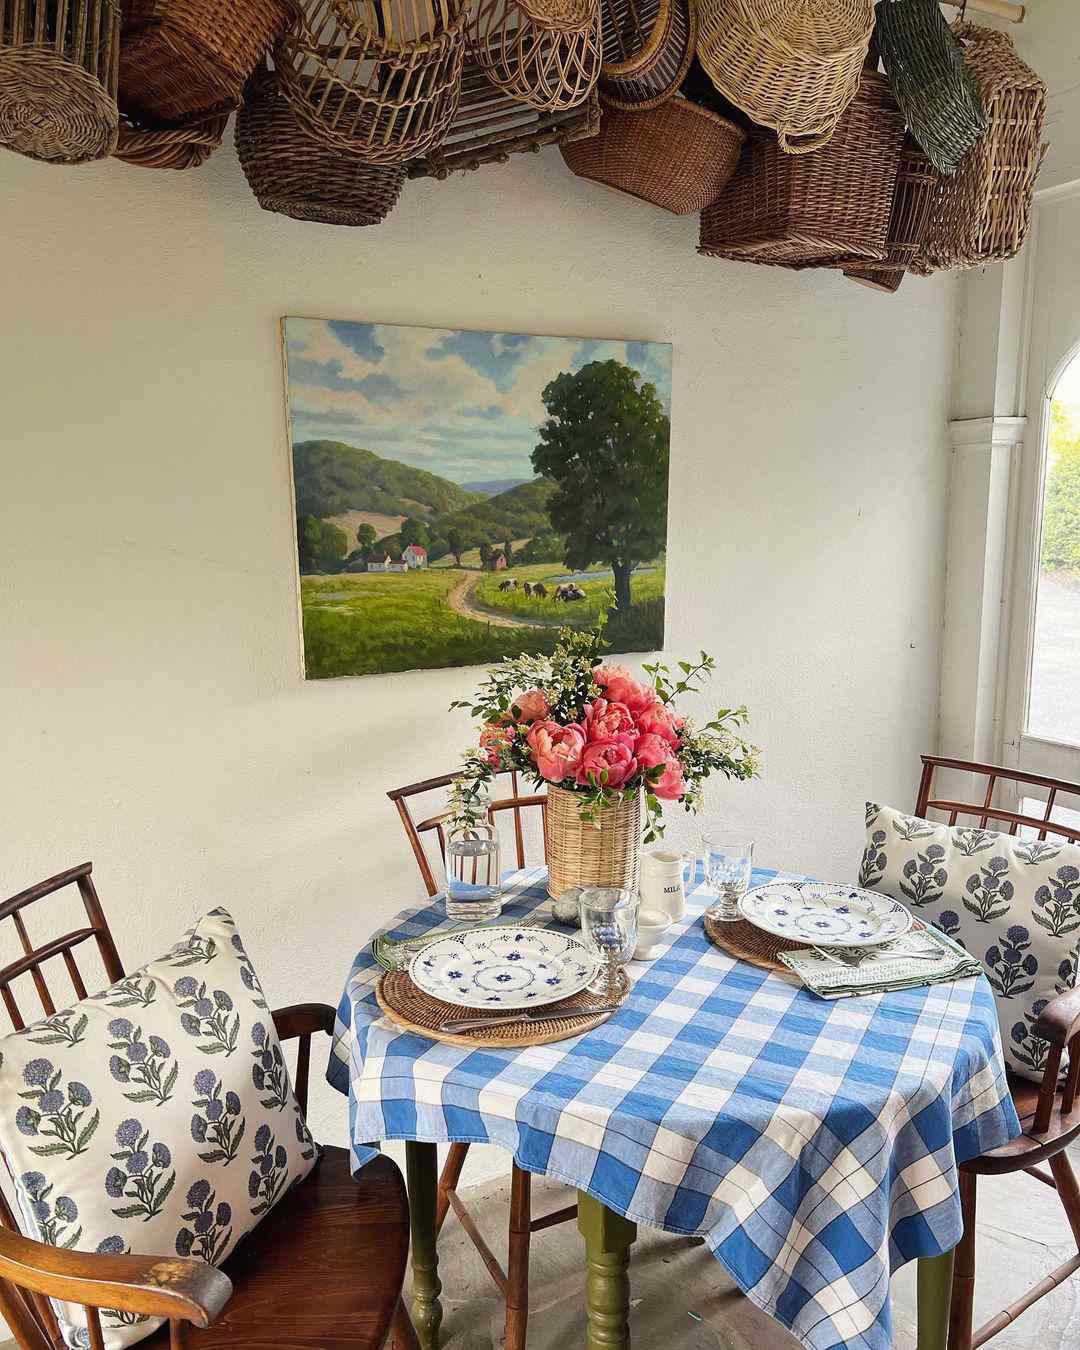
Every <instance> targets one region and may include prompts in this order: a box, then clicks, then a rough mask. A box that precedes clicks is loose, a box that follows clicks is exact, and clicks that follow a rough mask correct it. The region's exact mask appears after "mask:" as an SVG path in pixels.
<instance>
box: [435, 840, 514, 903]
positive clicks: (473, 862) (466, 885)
mask: <svg viewBox="0 0 1080 1350" xmlns="http://www.w3.org/2000/svg"><path fill="white" fill-rule="evenodd" d="M501 913H502V881H501V878H500V873H499V841H498V838H497V837H496V835H495V831H494V830H493V829H492V828H491V826H489V825H476V826H473V827H472V828H470V829H467V830H462V831H460V832H459V833H457V834H453V835H451V836H450V839H449V840H448V841H447V845H446V914H447V917H448V918H451V919H497V918H498V917H499V915H500V914H501Z"/></svg>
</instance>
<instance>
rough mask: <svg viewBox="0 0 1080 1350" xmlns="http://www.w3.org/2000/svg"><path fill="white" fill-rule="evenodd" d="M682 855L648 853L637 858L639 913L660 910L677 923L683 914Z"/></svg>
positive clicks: (684, 892) (666, 852)
mask: <svg viewBox="0 0 1080 1350" xmlns="http://www.w3.org/2000/svg"><path fill="white" fill-rule="evenodd" d="M685 863H686V858H685V855H684V854H682V853H676V852H674V851H670V850H668V849H659V848H658V849H651V850H650V851H649V852H647V853H643V854H642V855H641V869H640V876H639V880H638V890H639V891H640V893H641V908H642V909H660V910H663V911H664V913H665V914H668V915H670V917H671V919H672V921H673V922H677V921H678V920H679V919H681V918H682V917H683V915H684V914H685V913H686V885H685V882H684V880H683V875H684V874H683V868H684V866H685Z"/></svg>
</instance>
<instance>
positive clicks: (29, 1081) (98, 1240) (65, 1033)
mask: <svg viewBox="0 0 1080 1350" xmlns="http://www.w3.org/2000/svg"><path fill="white" fill-rule="evenodd" d="M0 1055H2V1060H0V1150H2V1152H3V1155H4V1161H5V1162H6V1164H7V1167H8V1170H9V1172H10V1173H11V1176H12V1179H13V1182H14V1191H15V1194H16V1198H17V1201H18V1205H19V1208H20V1210H21V1212H22V1218H23V1228H24V1231H25V1232H26V1233H27V1235H28V1236H30V1237H36V1238H39V1239H40V1240H41V1241H42V1242H49V1243H52V1244H54V1245H55V1246H58V1247H71V1248H74V1249H76V1250H78V1251H86V1252H94V1251H97V1252H129V1251H130V1252H138V1253H141V1254H145V1255H156V1254H159V1253H160V1254H161V1255H162V1256H172V1255H175V1254H179V1255H180V1256H193V1257H199V1258H201V1259H202V1260H203V1261H207V1262H209V1263H211V1264H212V1265H218V1264H219V1263H220V1262H221V1261H223V1260H224V1259H225V1257H226V1256H228V1254H229V1252H230V1251H232V1249H233V1247H235V1246H236V1244H237V1243H238V1242H239V1241H240V1239H241V1238H242V1237H243V1236H244V1234H245V1233H248V1232H250V1231H251V1229H253V1228H254V1227H255V1225H256V1224H257V1223H258V1222H259V1220H260V1219H261V1218H262V1216H263V1215H264V1214H266V1213H267V1211H268V1210H269V1209H271V1208H272V1207H273V1206H274V1205H275V1204H276V1203H277V1201H278V1200H280V1199H281V1197H282V1195H284V1193H285V1192H286V1191H287V1190H288V1188H289V1187H290V1186H292V1185H295V1184H296V1182H298V1181H300V1180H301V1179H302V1178H303V1177H305V1176H306V1175H307V1174H308V1172H310V1171H311V1168H312V1167H313V1166H314V1164H315V1154H316V1149H315V1145H314V1144H313V1142H312V1139H311V1135H310V1133H309V1132H308V1128H307V1125H306V1123H305V1122H304V1118H303V1116H302V1115H301V1112H300V1108H299V1106H298V1105H297V1102H296V1098H295V1096H294V1095H293V1090H292V1084H291V1082H290V1080H289V1073H288V1069H287V1067H286V1065H285V1061H284V1058H283V1057H282V1053H281V1046H280V1045H279V1043H278V1038H277V1034H276V1032H275V1031H274V1023H273V1019H272V1018H271V1016H270V1013H269V1010H268V1008H267V1005H266V1000H265V999H264V998H263V994H262V989H261V988H260V986H259V981H258V978H257V977H256V975H255V971H254V969H253V968H252V965H251V962H250V961H249V960H248V957H247V953H246V952H245V951H244V944H243V943H242V942H241V940H240V935H239V933H238V932H237V931H236V925H235V923H234V922H233V920H232V919H231V918H230V916H229V915H228V914H227V913H226V912H225V911H224V910H223V909H216V910H214V911H213V912H212V913H210V914H207V915H206V916H205V918H203V919H200V921H199V922H198V923H197V924H196V925H195V927H194V928H193V929H192V930H191V931H190V932H189V933H187V934H186V935H185V936H184V938H183V939H182V941H180V942H179V943H177V944H176V946H175V947H173V948H172V949H171V950H170V951H168V952H166V953H165V955H164V956H162V957H161V958H160V959H159V960H157V961H151V962H150V964H149V965H147V966H144V967H143V968H142V970H139V971H136V973H135V974H134V975H130V976H128V977H127V978H126V979H123V980H119V981H118V982H117V983H116V984H114V985H113V986H112V988H111V989H106V990H105V991H104V993H101V994H96V995H94V997H93V998H88V999H84V1000H83V1001H82V1002H81V1003H78V1004H76V1005H75V1007H73V1008H67V1009H65V1010H64V1011H63V1012H58V1013H57V1014H56V1015H55V1016H53V1017H49V1018H46V1019H45V1020H44V1021H41V1022H38V1023H36V1024H35V1025H34V1026H30V1027H27V1028H26V1029H25V1030H23V1031H20V1032H17V1033H16V1034H14V1035H11V1036H7V1037H4V1038H3V1039H2V1040H0ZM54 1308H55V1310H56V1314H57V1317H58V1319H59V1321H60V1327H61V1330H62V1332H63V1336H64V1343H65V1344H66V1345H68V1346H72V1347H76V1346H86V1345H88V1344H89V1337H88V1334H87V1330H86V1319H85V1315H84V1313H83V1310H82V1308H81V1307H80V1306H79V1305H77V1304H63V1303H54ZM102 1325H103V1328H104V1331H105V1345H106V1347H107V1348H108V1350H118V1347H121V1346H126V1345H134V1344H135V1343H136V1342H137V1341H141V1340H142V1339H143V1338H144V1337H146V1336H149V1335H150V1334H151V1333H152V1332H153V1331H155V1330H156V1329H157V1327H158V1326H160V1325H161V1321H160V1319H158V1318H140V1317H137V1316H135V1315H134V1314H131V1313H124V1312H103V1314H102Z"/></svg>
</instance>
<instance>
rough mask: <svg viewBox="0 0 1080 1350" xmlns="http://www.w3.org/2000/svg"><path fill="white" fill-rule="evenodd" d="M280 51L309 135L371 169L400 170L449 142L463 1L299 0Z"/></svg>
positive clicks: (287, 89) (287, 84) (284, 79)
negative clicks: (391, 167) (299, 8)
mask: <svg viewBox="0 0 1080 1350" xmlns="http://www.w3.org/2000/svg"><path fill="white" fill-rule="evenodd" d="M302 4H303V12H302V13H301V14H300V15H299V17H298V19H297V21H296V23H295V24H294V25H293V27H292V28H290V29H289V31H288V32H287V33H286V34H285V35H284V37H283V38H282V39H281V41H280V42H279V43H278V45H277V47H276V48H275V52H274V64H275V66H276V68H277V72H278V79H279V81H280V85H281V91H282V93H283V94H284V95H285V97H286V98H287V99H288V100H289V102H290V103H291V104H292V108H293V111H294V112H295V113H296V116H297V118H298V120H299V121H300V123H301V125H302V126H303V127H304V128H305V129H306V130H307V132H308V133H309V134H310V135H311V136H313V137H314V138H315V140H317V141H319V142H321V143H322V144H323V145H326V146H328V147H330V148H331V149H334V150H340V151H343V152H344V153H345V154H348V155H355V156H356V157H357V158H358V159H361V160H365V161H367V162H368V163H372V164H401V163H403V162H405V161H407V160H410V159H413V158H415V156H417V155H423V154H425V153H426V152H427V151H428V150H430V149H431V148H432V147H433V146H436V145H438V144H439V142H440V141H441V140H442V139H443V137H444V136H445V135H446V132H447V130H448V128H449V126H450V123H451V122H452V120H453V117H454V113H455V112H456V111H457V105H458V99H459V97H460V94H461V65H462V59H463V57H464V53H465V20H466V17H467V14H468V10H467V7H466V5H465V0H415V2H414V0H302Z"/></svg>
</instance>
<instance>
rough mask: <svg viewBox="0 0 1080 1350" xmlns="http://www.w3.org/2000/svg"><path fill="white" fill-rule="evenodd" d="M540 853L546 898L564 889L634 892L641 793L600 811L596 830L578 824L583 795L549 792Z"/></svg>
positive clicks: (558, 790)
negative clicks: (612, 888) (545, 872)
mask: <svg viewBox="0 0 1080 1350" xmlns="http://www.w3.org/2000/svg"><path fill="white" fill-rule="evenodd" d="M544 819H545V825H544V852H545V854H546V856H547V866H548V894H549V895H550V896H552V897H553V898H555V897H557V896H559V895H561V894H562V892H563V891H565V890H566V888H567V887H568V886H626V887H629V888H631V889H633V888H634V887H636V886H637V880H638V848H639V844H640V842H641V792H640V791H637V792H628V793H624V794H621V795H620V796H619V797H618V798H617V799H616V800H615V801H614V802H612V803H611V805H609V806H605V807H603V809H602V810H601V812H600V819H599V822H598V824H596V825H594V824H592V822H590V821H587V820H582V819H581V795H580V793H577V792H567V791H566V789H565V788H557V787H549V788H548V804H547V811H546V812H545V817H544Z"/></svg>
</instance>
